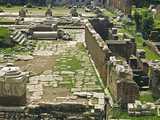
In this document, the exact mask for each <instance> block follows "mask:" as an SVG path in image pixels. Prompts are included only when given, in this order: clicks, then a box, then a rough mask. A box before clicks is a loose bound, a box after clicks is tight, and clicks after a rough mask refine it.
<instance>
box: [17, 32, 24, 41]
mask: <svg viewBox="0 0 160 120" xmlns="http://www.w3.org/2000/svg"><path fill="white" fill-rule="evenodd" d="M23 38H25V37H24V35H23V34H21V36H20V37H19V38H18V39H17V40H16V42H18V43H19V42H21V41H22V39H23Z"/></svg>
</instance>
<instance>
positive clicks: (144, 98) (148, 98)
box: [139, 91, 155, 103]
mask: <svg viewBox="0 0 160 120" xmlns="http://www.w3.org/2000/svg"><path fill="white" fill-rule="evenodd" d="M139 100H140V101H141V102H142V103H146V102H154V101H155V98H153V96H152V92H151V91H142V92H140V97H139Z"/></svg>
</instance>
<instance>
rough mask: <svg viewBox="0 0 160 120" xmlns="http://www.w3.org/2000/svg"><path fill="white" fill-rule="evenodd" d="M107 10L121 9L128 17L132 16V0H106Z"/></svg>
mask: <svg viewBox="0 0 160 120" xmlns="http://www.w3.org/2000/svg"><path fill="white" fill-rule="evenodd" d="M106 1H107V2H106V4H107V5H106V6H107V8H112V9H115V8H116V9H119V10H121V11H123V12H124V13H125V14H126V15H131V9H132V0H106Z"/></svg>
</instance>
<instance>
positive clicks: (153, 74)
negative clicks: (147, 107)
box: [150, 63, 160, 98]
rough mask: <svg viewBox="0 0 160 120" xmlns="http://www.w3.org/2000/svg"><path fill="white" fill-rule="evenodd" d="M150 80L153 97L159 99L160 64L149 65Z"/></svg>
mask: <svg viewBox="0 0 160 120" xmlns="http://www.w3.org/2000/svg"><path fill="white" fill-rule="evenodd" d="M150 79H151V88H152V93H153V96H154V97H156V98H159V97H160V63H153V64H151V65H150Z"/></svg>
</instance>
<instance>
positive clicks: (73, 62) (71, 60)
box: [56, 56, 81, 71]
mask: <svg viewBox="0 0 160 120" xmlns="http://www.w3.org/2000/svg"><path fill="white" fill-rule="evenodd" d="M65 58H66V60H65V61H64V60H60V61H58V62H57V63H56V66H58V70H59V71H62V70H67V71H76V70H78V69H80V68H81V64H80V61H79V60H77V58H76V57H75V56H67V57H65ZM61 66H65V67H61ZM68 66H70V67H69V68H68Z"/></svg>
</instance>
